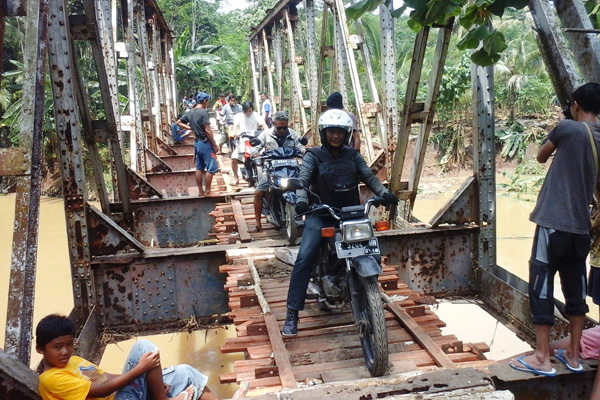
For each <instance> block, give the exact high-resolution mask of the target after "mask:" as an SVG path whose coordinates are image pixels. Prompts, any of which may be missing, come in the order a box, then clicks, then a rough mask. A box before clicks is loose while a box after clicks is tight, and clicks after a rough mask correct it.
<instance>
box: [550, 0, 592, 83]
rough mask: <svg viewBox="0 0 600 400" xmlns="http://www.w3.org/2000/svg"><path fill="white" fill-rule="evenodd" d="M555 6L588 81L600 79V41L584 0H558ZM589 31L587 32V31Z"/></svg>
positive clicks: (582, 72) (571, 47) (584, 76)
mask: <svg viewBox="0 0 600 400" xmlns="http://www.w3.org/2000/svg"><path fill="white" fill-rule="evenodd" d="M554 6H555V7H556V11H557V13H558V17H559V18H560V20H561V22H562V25H563V26H564V27H566V28H568V29H566V33H565V35H566V37H567V39H568V40H569V45H570V46H569V47H570V49H571V51H572V52H573V55H574V56H575V60H576V61H577V65H578V66H579V70H580V71H581V75H582V76H583V79H584V80H585V81H586V82H598V81H600V42H598V32H597V31H596V32H593V28H594V27H593V25H592V21H591V20H590V17H589V15H588V13H587V10H586V9H585V5H584V4H583V1H582V0H568V1H567V0H556V1H554ZM586 31H587V32H586Z"/></svg>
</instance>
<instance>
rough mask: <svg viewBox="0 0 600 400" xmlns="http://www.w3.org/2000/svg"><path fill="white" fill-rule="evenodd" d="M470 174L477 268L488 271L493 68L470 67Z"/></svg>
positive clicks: (492, 220) (492, 214)
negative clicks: (475, 195)
mask: <svg viewBox="0 0 600 400" xmlns="http://www.w3.org/2000/svg"><path fill="white" fill-rule="evenodd" d="M471 71H472V73H471V75H472V82H473V100H474V101H473V105H474V111H475V118H474V119H475V120H474V121H473V127H474V128H475V129H474V132H476V134H474V135H473V139H474V141H475V142H474V148H475V149H477V157H475V159H474V160H473V172H474V173H475V175H476V176H477V183H478V186H479V220H478V222H477V223H478V225H479V238H478V254H477V257H478V261H479V267H480V268H482V269H485V270H487V271H489V270H490V269H492V268H495V267H496V158H495V155H496V152H495V120H494V67H493V66H489V67H481V66H478V65H475V64H473V65H472V69H471Z"/></svg>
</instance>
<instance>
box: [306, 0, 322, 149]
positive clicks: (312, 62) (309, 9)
mask: <svg viewBox="0 0 600 400" xmlns="http://www.w3.org/2000/svg"><path fill="white" fill-rule="evenodd" d="M305 9H306V32H307V38H306V42H307V43H306V57H307V63H308V67H307V69H306V72H307V74H308V79H307V87H308V95H309V100H310V116H311V120H310V122H309V123H310V128H311V133H310V134H311V137H312V136H318V135H313V133H314V132H316V131H317V118H318V116H319V115H320V114H321V110H320V108H321V107H320V105H321V101H320V100H321V87H320V86H319V78H318V75H319V73H318V70H317V59H316V55H317V54H318V50H317V33H316V24H315V2H314V0H306V5H305ZM324 22H325V21H323V23H324Z"/></svg>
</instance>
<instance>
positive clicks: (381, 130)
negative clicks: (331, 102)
mask: <svg viewBox="0 0 600 400" xmlns="http://www.w3.org/2000/svg"><path fill="white" fill-rule="evenodd" d="M353 3H354V1H353ZM354 25H355V27H356V32H357V33H358V34H359V35H360V36H361V37H363V39H364V37H365V34H364V29H363V24H362V21H361V20H360V19H358V20H356V22H355V23H354ZM360 52H361V55H362V59H363V64H364V66H365V72H366V78H367V83H368V85H367V87H368V88H369V94H370V95H371V101H373V103H375V104H377V105H381V101H380V99H379V92H378V91H377V84H376V83H375V74H374V73H373V66H372V64H371V54H370V52H369V46H367V44H366V43H363V44H362V45H361V46H360ZM377 135H378V137H379V141H380V143H381V146H382V147H383V148H386V147H387V145H388V142H387V134H386V131H385V124H384V123H383V116H382V114H381V111H378V112H377Z"/></svg>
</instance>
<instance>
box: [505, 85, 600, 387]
mask: <svg viewBox="0 0 600 400" xmlns="http://www.w3.org/2000/svg"><path fill="white" fill-rule="evenodd" d="M569 110H570V114H571V116H572V119H564V120H562V121H560V122H559V123H558V125H556V127H555V128H554V129H552V131H551V132H550V133H549V134H548V140H547V141H545V143H543V144H542V145H541V147H540V149H539V151H538V154H537V160H538V161H539V162H540V163H545V162H546V161H547V160H548V159H549V158H550V156H551V155H552V154H553V153H555V152H556V153H555V155H554V160H553V161H552V165H551V166H550V168H549V170H548V173H547V175H546V179H545V180H544V184H543V185H542V188H541V190H540V194H539V196H538V199H537V203H536V206H535V208H534V210H533V211H532V213H531V215H530V220H531V221H532V222H535V223H536V225H537V226H536V230H535V236H534V240H533V249H532V252H531V258H530V260H529V304H530V307H531V314H532V323H533V326H534V328H535V334H536V349H535V351H534V354H532V355H529V356H521V357H519V358H517V359H512V360H511V361H510V365H511V367H512V368H514V369H516V370H518V371H523V372H529V373H532V374H536V375H545V376H553V375H556V370H555V369H554V368H553V367H552V364H551V362H550V355H549V343H550V329H551V327H552V325H553V324H554V275H555V274H556V272H558V274H559V276H560V281H561V287H562V291H563V294H564V297H565V312H566V314H567V315H568V316H569V322H570V338H571V340H570V343H569V347H568V348H567V349H566V350H564V351H560V352H555V357H556V358H557V359H558V360H559V361H560V362H562V363H563V364H565V366H566V367H567V368H568V369H569V370H571V371H572V372H583V367H581V364H580V363H579V353H580V348H579V346H580V339H581V332H582V330H583V324H584V321H585V314H586V313H587V312H588V306H587V304H586V302H585V298H586V292H587V282H586V257H587V254H588V252H589V249H590V235H589V230H590V227H591V221H590V213H589V205H590V204H591V203H592V201H593V193H594V186H595V184H596V179H597V171H596V166H595V162H594V154H593V150H592V149H593V147H592V143H593V145H594V146H595V147H596V148H598V146H599V145H600V124H598V123H597V116H598V114H600V85H599V84H597V83H587V84H585V85H583V86H581V87H580V88H578V89H577V90H576V91H575V92H574V93H573V101H571V102H570V103H569ZM596 162H597V161H596Z"/></svg>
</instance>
